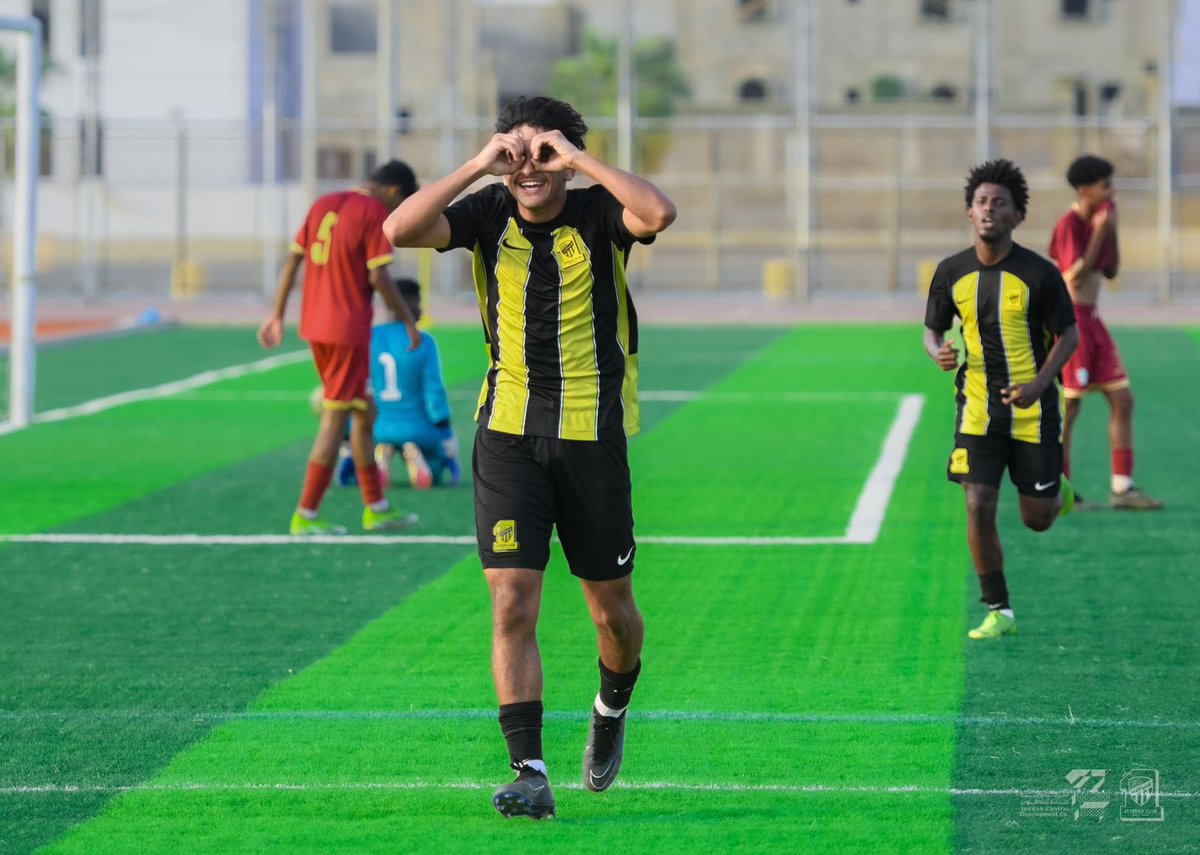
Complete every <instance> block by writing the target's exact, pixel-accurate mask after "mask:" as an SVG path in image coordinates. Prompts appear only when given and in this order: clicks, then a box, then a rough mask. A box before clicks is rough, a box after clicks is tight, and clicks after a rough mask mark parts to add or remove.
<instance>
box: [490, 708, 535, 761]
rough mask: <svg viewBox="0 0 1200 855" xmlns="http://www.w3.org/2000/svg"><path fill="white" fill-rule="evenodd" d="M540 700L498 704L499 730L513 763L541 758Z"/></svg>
mask: <svg viewBox="0 0 1200 855" xmlns="http://www.w3.org/2000/svg"><path fill="white" fill-rule="evenodd" d="M542 709H543V708H542V702H541V701H521V702H520V703H517V704H501V705H500V732H501V733H503V734H504V741H505V742H507V743H508V756H509V759H511V760H512V761H513V762H514V763H519V762H521V761H522V760H541V759H542Z"/></svg>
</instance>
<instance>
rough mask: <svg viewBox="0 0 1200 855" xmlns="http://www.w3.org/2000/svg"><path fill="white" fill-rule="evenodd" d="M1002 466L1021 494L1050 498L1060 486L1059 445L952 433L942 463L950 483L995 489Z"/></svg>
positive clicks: (1060, 449)
mask: <svg viewBox="0 0 1200 855" xmlns="http://www.w3.org/2000/svg"><path fill="white" fill-rule="evenodd" d="M1005 467H1008V477H1009V479H1010V480H1011V481H1012V482H1013V484H1015V485H1016V487H1017V492H1018V493H1020V494H1021V495H1023V496H1034V497H1036V498H1039V499H1051V498H1054V497H1055V496H1057V495H1058V490H1059V485H1060V484H1061V483H1062V471H1063V449H1062V444H1061V443H1057V442H1052V443H1034V442H1022V441H1021V440H1019V439H1012V438H1011V437H1007V436H993V435H991V434H989V435H987V436H968V435H965V434H961V433H956V434H954V450H953V451H952V452H950V460H949V462H948V463H947V464H946V477H947V478H949V479H950V480H951V481H957V482H958V483H960V484H987V485H988V486H990V487H996V488H999V487H1000V478H1001V476H1003V475H1004V469H1005Z"/></svg>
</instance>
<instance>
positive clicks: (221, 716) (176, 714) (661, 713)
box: [0, 709, 1200, 730]
mask: <svg viewBox="0 0 1200 855" xmlns="http://www.w3.org/2000/svg"><path fill="white" fill-rule="evenodd" d="M544 715H545V717H546V718H547V719H548V720H552V721H588V720H590V718H589V717H590V716H591V713H590V712H585V711H568V710H547V711H546V712H545V713H544ZM495 717H496V711H495V710H494V709H461V710H242V711H237V710H231V711H224V712H222V711H219V710H140V709H139V710H130V709H114V710H105V709H99V710H84V709H78V710H0V721H65V720H68V719H79V720H101V719H105V720H110V719H111V720H121V721H138V720H147V721H172V720H177V719H186V720H188V721H209V722H213V723H218V724H220V723H224V722H232V721H249V722H259V721H262V722H295V721H306V720H309V721H351V722H353V721H371V722H378V721H489V722H490V721H492V720H494V719H495ZM635 718H636V719H637V720H638V721H645V722H661V721H669V722H677V721H682V722H717V723H720V724H751V725H753V724H766V725H792V724H862V725H900V726H905V725H938V726H945V725H950V726H956V727H1066V728H1068V729H1088V728H1103V729H1117V730H1137V729H1163V730H1195V729H1200V721H1188V720H1169V719H1164V720H1158V721H1153V720H1151V721H1147V720H1138V719H1107V718H1094V719H1083V718H1074V719H1072V718H1069V717H1066V716H1063V717H1061V718H1051V717H1046V716H1006V715H993V716H980V715H936V714H922V713H907V714H906V713H786V712H775V713H768V712H736V711H726V712H713V711H708V710H637V711H636V714H635Z"/></svg>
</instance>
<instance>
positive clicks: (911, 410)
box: [845, 395, 925, 543]
mask: <svg viewBox="0 0 1200 855" xmlns="http://www.w3.org/2000/svg"><path fill="white" fill-rule="evenodd" d="M924 404H925V398H924V396H922V395H905V396H904V397H903V398H902V399H901V400H900V410H899V412H897V413H896V418H895V419H894V420H893V421H892V426H891V428H889V429H888V434H887V438H885V439H884V441H883V449H882V451H880V453H879V459H878V460H877V461H875V467H874V468H873V469H872V470H871V474H870V475H868V476H867V484H866V486H865V487H863V491H862V494H861V495H860V496H859V497H858V504H857V505H855V507H854V514H853V515H852V516H851V517H850V525H849V526H847V528H846V537H845V542H846V543H874V542H875V539H876V538H877V537H879V529H880V527H881V526H882V525H883V515H884V514H885V513H886V512H887V506H888V502H890V501H891V498H892V488H893V487H895V486H896V479H897V478H899V477H900V470H901V469H902V468H903V466H904V458H905V457H907V456H908V443H909V441H910V440H911V439H912V435H913V432H914V431H915V430H916V428H917V421H918V420H919V419H920V418H921V407H922V406H924Z"/></svg>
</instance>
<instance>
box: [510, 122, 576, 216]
mask: <svg viewBox="0 0 1200 855" xmlns="http://www.w3.org/2000/svg"><path fill="white" fill-rule="evenodd" d="M542 130H543V129H542V128H535V127H533V126H532V125H520V126H519V127H516V128H513V130H512V133H514V134H516V135H517V136H518V137H520V138H521V139H523V140H524V141H525V144H526V148H527V149H528V147H529V143H530V141H531V140H532V139H533V138H534V137H535V136H537V135H538V134H539V133H540V132H541V131H542ZM539 163H540V161H539V160H538V159H537V152H533V151H526V154H525V159H524V160H523V161H521V167H520V168H519V169H518V170H517V171H515V172H513V173H512V174H510V175H505V176H504V183H505V185H506V186H507V187H508V191H509V192H510V193H512V194H513V198H515V199H516V200H517V205H518V207H519V208H520V213H521V216H522V217H524V218H525V219H527V220H529V221H530V222H535V223H536V222H544V221H546V220H550V219H553V218H554V217H556V216H558V214H559V212H560V211H562V209H563V205H565V204H566V200H567V182H568V181H569V180H570V179H571V177H572V176H573V175H574V173H573V172H571V171H570V170H567V171H565V172H564V171H560V172H542V171H541V169H539V168H538V166H539Z"/></svg>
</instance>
